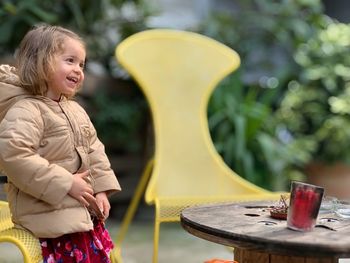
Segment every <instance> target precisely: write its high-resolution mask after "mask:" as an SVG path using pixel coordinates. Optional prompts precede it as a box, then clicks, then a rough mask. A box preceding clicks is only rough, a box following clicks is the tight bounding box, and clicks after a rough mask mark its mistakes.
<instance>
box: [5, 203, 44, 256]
mask: <svg viewBox="0 0 350 263" xmlns="http://www.w3.org/2000/svg"><path fill="white" fill-rule="evenodd" d="M2 242H8V243H13V244H14V245H16V246H17V247H18V248H19V249H20V251H21V253H22V255H23V259H24V262H26V263H37V262H41V261H42V255H41V248H40V244H39V241H38V239H37V238H36V237H34V236H33V235H32V234H31V233H30V232H29V231H26V230H24V229H19V228H15V227H14V225H13V223H12V221H11V212H10V209H9V206H8V203H7V202H4V201H0V243H2Z"/></svg>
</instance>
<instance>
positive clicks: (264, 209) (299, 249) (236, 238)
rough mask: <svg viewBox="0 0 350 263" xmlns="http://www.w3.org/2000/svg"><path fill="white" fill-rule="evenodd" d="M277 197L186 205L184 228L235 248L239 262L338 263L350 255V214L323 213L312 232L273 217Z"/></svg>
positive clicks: (235, 255)
mask: <svg viewBox="0 0 350 263" xmlns="http://www.w3.org/2000/svg"><path fill="white" fill-rule="evenodd" d="M274 205H276V202H275V203H272V202H255V203H253V202H249V203H233V204H231V203H230V204H216V205H201V206H194V207H189V208H186V209H184V210H183V211H182V214H181V224H182V227H183V228H184V229H185V230H186V231H188V232H189V233H191V234H193V235H194V236H197V237H200V238H203V239H206V240H209V241H211V242H215V243H219V244H222V245H226V246H230V247H234V248H235V249H234V259H235V260H236V261H238V262H239V263H301V262H302V263H304V262H305V263H316V262H319V263H321V262H322V263H336V262H338V259H339V258H349V257H350V219H342V218H340V217H338V216H336V215H335V214H333V213H328V214H327V213H322V214H319V215H318V219H317V225H316V227H315V228H314V229H313V230H312V231H310V232H298V231H294V230H291V229H288V228H287V223H286V221H285V220H278V219H273V218H271V216H270V210H269V209H270V207H271V206H274Z"/></svg>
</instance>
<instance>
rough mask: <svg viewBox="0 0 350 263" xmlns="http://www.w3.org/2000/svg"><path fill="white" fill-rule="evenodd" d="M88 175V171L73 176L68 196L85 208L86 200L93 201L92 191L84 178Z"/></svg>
mask: <svg viewBox="0 0 350 263" xmlns="http://www.w3.org/2000/svg"><path fill="white" fill-rule="evenodd" d="M88 175H89V171H85V172H82V173H76V174H74V176H73V184H72V187H71V189H70V190H69V192H68V194H69V195H70V196H72V197H73V198H75V199H77V200H78V201H79V202H80V203H82V204H83V205H85V206H89V202H88V200H91V198H92V199H95V197H94V196H93V193H94V191H93V190H92V187H91V185H89V184H88V183H87V182H86V181H85V179H84V178H86V177H87V176H88Z"/></svg>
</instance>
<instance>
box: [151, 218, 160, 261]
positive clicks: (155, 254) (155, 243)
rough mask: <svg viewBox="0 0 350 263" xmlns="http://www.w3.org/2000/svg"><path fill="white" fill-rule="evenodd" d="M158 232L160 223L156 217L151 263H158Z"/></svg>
mask: <svg viewBox="0 0 350 263" xmlns="http://www.w3.org/2000/svg"><path fill="white" fill-rule="evenodd" d="M159 230H160V221H159V220H158V217H156V218H155V220H154V236H153V263H158V247H159Z"/></svg>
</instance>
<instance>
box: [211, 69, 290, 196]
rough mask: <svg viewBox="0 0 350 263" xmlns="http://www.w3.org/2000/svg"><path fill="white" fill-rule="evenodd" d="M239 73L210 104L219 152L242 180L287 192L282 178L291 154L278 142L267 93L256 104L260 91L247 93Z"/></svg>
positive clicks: (219, 88) (228, 80) (212, 128)
mask: <svg viewBox="0 0 350 263" xmlns="http://www.w3.org/2000/svg"><path fill="white" fill-rule="evenodd" d="M239 73H240V71H239V72H237V73H234V74H231V75H230V76H229V77H227V78H226V79H225V80H224V81H223V82H222V83H221V84H220V87H218V88H217V89H216V90H215V92H214V94H213V96H212V98H211V100H210V102H209V111H208V116H209V125H210V130H211V136H212V138H213V141H214V143H215V146H216V149H217V150H218V152H219V153H220V155H221V156H222V157H223V159H224V161H225V162H226V163H227V164H228V165H229V166H230V167H232V168H233V170H234V171H235V172H237V173H238V174H239V175H241V176H242V177H244V178H246V179H247V180H249V181H251V182H253V183H255V184H257V185H260V186H263V187H266V188H268V189H273V190H276V189H279V190H281V189H284V188H285V184H286V178H285V177H283V176H281V174H282V173H283V172H284V170H285V169H286V168H287V167H288V164H289V162H290V158H291V156H290V155H289V154H290V151H287V149H286V147H282V144H281V143H280V142H279V141H278V140H277V139H275V136H274V135H273V133H274V127H273V126H269V125H270V123H271V117H272V115H271V114H272V111H273V109H272V107H271V102H270V100H271V98H272V96H270V94H269V91H270V92H273V91H272V90H268V91H267V92H266V93H264V97H261V98H260V99H259V100H260V101H258V100H257V94H258V90H257V89H253V88H251V89H249V90H246V88H245V87H244V85H242V82H241V80H240V74H239Z"/></svg>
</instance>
